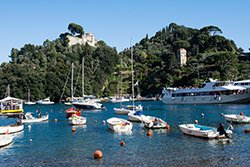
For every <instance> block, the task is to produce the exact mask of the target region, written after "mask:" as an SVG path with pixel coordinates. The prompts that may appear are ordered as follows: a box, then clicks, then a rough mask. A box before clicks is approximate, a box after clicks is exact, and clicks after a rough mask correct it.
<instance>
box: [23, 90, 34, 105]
mask: <svg viewBox="0 0 250 167" xmlns="http://www.w3.org/2000/svg"><path fill="white" fill-rule="evenodd" d="M24 104H26V105H33V104H36V102H33V101H30V89H28V101H25V102H24Z"/></svg>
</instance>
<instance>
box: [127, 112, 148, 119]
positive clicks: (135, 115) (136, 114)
mask: <svg viewBox="0 0 250 167" xmlns="http://www.w3.org/2000/svg"><path fill="white" fill-rule="evenodd" d="M145 117H147V116H145V115H143V114H142V113H141V112H140V111H135V112H134V113H132V112H131V113H128V120H129V121H133V122H142V120H143V119H146V118H145Z"/></svg>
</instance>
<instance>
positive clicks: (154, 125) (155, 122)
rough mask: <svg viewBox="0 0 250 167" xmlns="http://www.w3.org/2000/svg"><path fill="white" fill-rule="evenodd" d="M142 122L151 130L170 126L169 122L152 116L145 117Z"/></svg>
mask: <svg viewBox="0 0 250 167" xmlns="http://www.w3.org/2000/svg"><path fill="white" fill-rule="evenodd" d="M142 122H143V124H144V126H145V127H146V128H150V129H160V128H166V127H167V125H168V124H167V122H165V121H163V120H162V119H161V118H158V117H152V116H145V117H143V119H142Z"/></svg>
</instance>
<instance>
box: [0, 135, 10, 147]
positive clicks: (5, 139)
mask: <svg viewBox="0 0 250 167" xmlns="http://www.w3.org/2000/svg"><path fill="white" fill-rule="evenodd" d="M12 141H13V136H12V135H8V134H5V135H0V147H4V146H7V145H9V144H10V143H11V142H12Z"/></svg>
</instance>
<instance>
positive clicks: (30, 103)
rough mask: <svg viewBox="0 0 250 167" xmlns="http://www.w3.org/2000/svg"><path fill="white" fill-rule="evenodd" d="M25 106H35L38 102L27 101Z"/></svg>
mask: <svg viewBox="0 0 250 167" xmlns="http://www.w3.org/2000/svg"><path fill="white" fill-rule="evenodd" d="M24 104H26V105H33V104H36V102H32V101H25V102H24Z"/></svg>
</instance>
